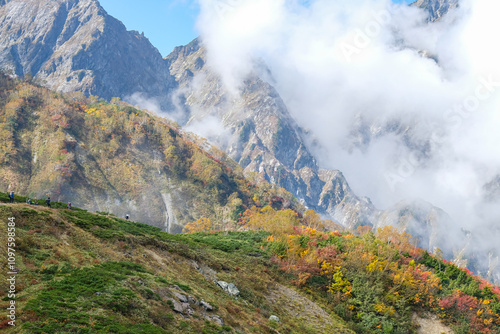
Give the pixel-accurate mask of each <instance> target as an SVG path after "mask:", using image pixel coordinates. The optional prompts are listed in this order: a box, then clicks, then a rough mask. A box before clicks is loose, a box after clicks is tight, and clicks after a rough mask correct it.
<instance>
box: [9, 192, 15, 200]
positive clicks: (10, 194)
mask: <svg viewBox="0 0 500 334" xmlns="http://www.w3.org/2000/svg"><path fill="white" fill-rule="evenodd" d="M9 199H10V202H11V203H14V192H13V191H11V192H10V193H9Z"/></svg>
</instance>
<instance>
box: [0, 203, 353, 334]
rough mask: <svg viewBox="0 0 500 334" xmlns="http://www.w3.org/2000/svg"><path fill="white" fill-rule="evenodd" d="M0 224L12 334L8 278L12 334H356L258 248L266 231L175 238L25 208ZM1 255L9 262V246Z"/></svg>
mask: <svg viewBox="0 0 500 334" xmlns="http://www.w3.org/2000/svg"><path fill="white" fill-rule="evenodd" d="M3 197H5V195H3ZM0 217H2V219H1V221H2V224H1V228H2V229H4V230H6V229H7V218H8V217H14V218H15V222H16V239H17V242H16V252H17V267H18V268H19V273H18V275H17V282H16V288H17V315H18V320H17V324H18V326H17V327H16V328H15V329H12V328H11V327H9V326H8V324H7V323H6V321H4V319H6V318H5V316H4V314H5V312H6V307H7V306H8V303H9V299H8V298H7V294H6V291H7V290H8V289H7V283H6V280H5V277H4V276H5V274H6V273H5V271H4V270H2V277H1V279H0V281H1V283H0V298H1V300H2V302H1V303H0V307H1V309H2V311H1V314H2V322H1V325H0V327H2V328H3V329H7V331H8V332H12V333H286V332H289V333H321V332H329V333H352V332H351V331H350V330H348V329H347V328H346V326H345V325H344V324H343V321H342V320H340V319H339V318H338V317H337V316H335V315H334V314H333V312H331V311H329V308H328V307H327V306H326V304H325V303H326V301H324V300H318V301H311V300H310V299H308V298H307V295H302V294H300V293H299V292H297V291H296V290H295V288H294V287H293V286H291V284H290V279H289V277H288V274H285V273H283V272H281V271H280V270H279V268H278V267H277V265H276V264H274V263H273V262H272V261H271V258H270V256H269V255H268V254H267V253H266V252H265V251H263V250H262V249H261V248H260V246H261V245H262V242H263V240H265V238H266V237H267V235H268V233H267V232H263V231H261V232H227V233H214V234H191V235H171V234H167V233H164V232H162V231H161V230H160V229H158V228H155V227H152V226H149V225H143V224H140V223H135V222H130V221H126V220H123V219H121V218H117V217H114V216H111V215H100V214H92V213H89V212H87V211H84V210H79V209H73V210H66V209H49V208H46V207H43V206H33V205H31V206H29V205H27V204H21V203H16V204H5V205H1V206H0ZM0 236H1V237H0V239H1V240H0V244H2V245H6V244H7V240H6V238H7V234H6V233H1V234H0ZM0 254H1V256H2V259H7V250H6V248H5V247H3V246H2V247H1V251H0ZM2 261H4V260H2ZM5 262H6V260H5ZM2 263H3V262H2ZM215 279H217V280H221V281H226V282H229V283H234V284H235V285H236V287H237V288H238V289H239V291H240V295H239V296H238V297H233V296H231V295H229V294H228V293H226V292H225V291H224V290H222V289H221V288H220V287H219V286H217V285H216V284H215V283H214V280H215ZM184 298H186V299H188V302H187V303H186V304H182V303H181V301H182V300H183V299H184ZM202 301H203V302H206V303H208V304H209V305H210V306H211V310H210V308H208V309H206V308H204V307H203V304H202ZM271 315H276V316H278V317H279V318H280V320H281V321H280V322H279V323H277V322H272V321H269V320H268V319H269V317H270V316H271Z"/></svg>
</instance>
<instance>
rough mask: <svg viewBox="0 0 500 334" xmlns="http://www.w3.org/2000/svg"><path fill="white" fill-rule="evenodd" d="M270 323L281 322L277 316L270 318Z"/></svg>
mask: <svg viewBox="0 0 500 334" xmlns="http://www.w3.org/2000/svg"><path fill="white" fill-rule="evenodd" d="M269 321H274V322H280V318H278V317H277V316H275V315H272V316H270V317H269Z"/></svg>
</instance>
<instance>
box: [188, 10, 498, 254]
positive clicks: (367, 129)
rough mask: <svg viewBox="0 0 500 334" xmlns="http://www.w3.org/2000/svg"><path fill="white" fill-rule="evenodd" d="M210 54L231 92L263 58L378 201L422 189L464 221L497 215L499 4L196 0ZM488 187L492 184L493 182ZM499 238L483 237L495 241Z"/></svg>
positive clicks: (419, 193)
mask: <svg viewBox="0 0 500 334" xmlns="http://www.w3.org/2000/svg"><path fill="white" fill-rule="evenodd" d="M200 7H201V14H200V17H199V19H198V29H199V30H200V32H201V36H202V39H203V41H204V43H205V46H206V47H207V50H208V53H207V57H208V64H209V65H210V66H211V67H212V68H213V69H215V70H216V71H217V72H218V74H219V75H220V76H221V77H222V79H223V82H224V84H225V85H226V87H227V89H228V90H230V91H231V92H234V93H235V94H237V93H238V91H239V89H240V88H241V86H242V83H243V80H244V79H245V77H246V76H247V75H248V74H249V73H251V72H252V71H258V69H257V66H255V64H256V63H261V62H264V63H265V64H267V66H268V67H269V69H270V71H271V73H272V75H273V78H272V80H273V82H272V84H273V85H274V86H275V87H276V88H277V90H278V91H279V93H280V95H281V96H282V98H283V100H284V101H285V103H286V105H287V107H288V108H289V111H290V113H291V114H292V116H293V117H294V118H295V119H296V120H297V122H298V124H300V125H301V126H302V127H304V128H306V129H308V130H309V131H310V133H311V134H312V137H311V138H309V139H310V140H311V142H313V139H314V140H315V141H316V142H319V143H320V145H319V146H317V147H313V146H311V149H312V150H313V151H315V153H316V156H317V158H318V160H319V162H320V164H321V167H325V168H336V169H340V170H342V171H343V173H344V174H345V175H346V177H347V179H348V180H349V182H350V184H351V186H352V188H353V189H354V190H355V191H356V192H357V193H358V194H359V195H366V196H369V197H370V198H371V199H372V200H373V202H374V204H375V205H376V206H378V207H379V208H382V209H384V208H387V207H389V206H391V205H392V204H394V203H396V202H398V201H400V200H403V199H416V198H421V199H424V200H426V201H429V202H431V203H433V204H434V205H436V206H438V207H441V208H442V209H444V210H445V211H447V212H448V213H449V214H450V215H451V216H452V218H453V220H454V221H455V222H456V223H457V224H459V225H460V226H463V227H464V228H467V229H469V230H473V231H474V230H477V231H480V230H482V229H485V228H488V229H492V228H493V227H494V226H495V224H496V222H497V221H499V220H500V212H499V210H497V209H494V208H495V203H491V202H488V201H487V200H485V198H487V197H488V196H489V198H491V196H490V195H491V194H488V193H487V191H485V184H488V183H489V182H491V180H493V179H494V178H495V176H496V175H498V174H500V145H499V144H498V143H500V131H498V127H499V125H500V124H499V123H500V113H499V111H500V108H499V107H500V62H499V59H500V47H499V46H498V45H497V43H496V42H495V41H496V38H495V37H496V32H498V31H500V21H498V20H497V13H498V12H499V10H500V3H496V2H491V1H488V0H465V1H461V2H460V6H459V8H456V9H454V10H453V11H451V12H450V13H448V14H447V15H446V16H444V17H443V18H442V19H441V20H440V21H438V22H435V23H432V24H429V23H428V22H427V21H426V19H427V13H426V12H425V11H424V10H421V9H419V8H415V7H412V6H406V5H400V4H394V3H392V2H391V1H390V0H336V1H331V0H310V1H299V0H295V1H285V0H200ZM489 189H490V190H491V187H490V188H489ZM495 243H496V241H492V242H491V243H487V245H486V247H490V248H491V247H496V246H494V244H495Z"/></svg>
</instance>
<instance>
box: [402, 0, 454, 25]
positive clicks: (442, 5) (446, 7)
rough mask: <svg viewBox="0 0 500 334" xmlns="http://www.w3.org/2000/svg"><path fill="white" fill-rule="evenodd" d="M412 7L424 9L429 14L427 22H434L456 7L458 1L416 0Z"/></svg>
mask: <svg viewBox="0 0 500 334" xmlns="http://www.w3.org/2000/svg"><path fill="white" fill-rule="evenodd" d="M412 5H413V6H417V7H420V8H423V9H425V10H426V11H427V12H428V13H429V18H428V20H429V21H430V22H435V21H439V20H440V19H441V18H442V17H443V15H445V14H446V13H447V12H448V11H450V10H451V9H453V8H456V7H458V0H417V1H415V2H414V3H413V4H412Z"/></svg>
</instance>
